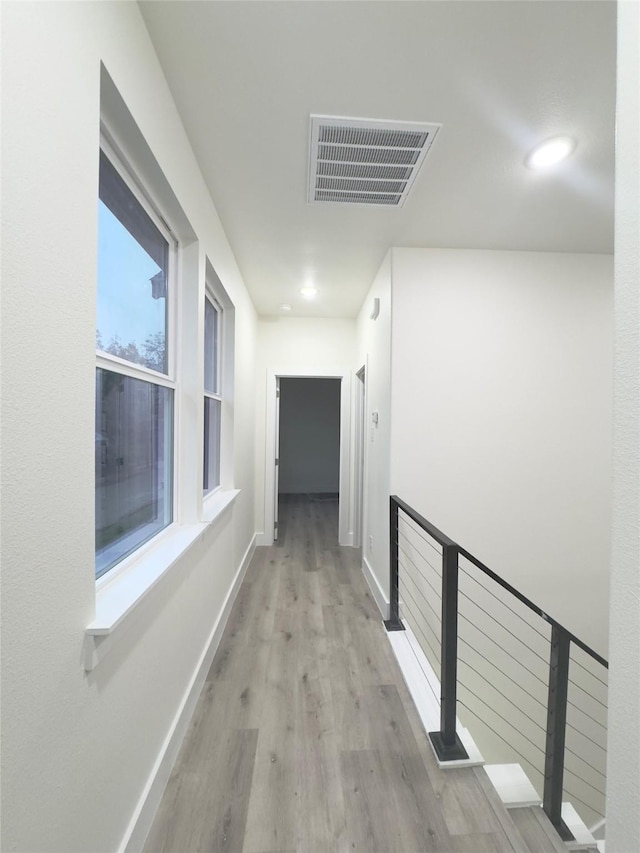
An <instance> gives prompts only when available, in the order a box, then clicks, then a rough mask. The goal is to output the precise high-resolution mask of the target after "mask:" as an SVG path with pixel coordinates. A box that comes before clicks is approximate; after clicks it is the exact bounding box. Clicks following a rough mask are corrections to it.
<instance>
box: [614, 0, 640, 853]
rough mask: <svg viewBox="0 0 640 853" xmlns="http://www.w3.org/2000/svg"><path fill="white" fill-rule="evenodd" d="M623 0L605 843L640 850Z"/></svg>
mask: <svg viewBox="0 0 640 853" xmlns="http://www.w3.org/2000/svg"><path fill="white" fill-rule="evenodd" d="M638 10H639V7H638V4H637V3H630V2H621V3H618V94H617V133H616V242H615V252H616V268H615V277H616V363H615V387H616V397H615V412H614V490H613V551H612V562H611V634H610V646H611V656H610V671H609V756H608V759H609V762H608V778H607V850H608V851H609V853H627V851H631V850H640V809H639V808H638V803H640V298H639V297H640V285H639V282H640V197H639V196H640V168H639V164H638V150H639V149H640V137H639V133H638V129H639V127H640V114H639V109H638V79H639V78H640V47H639V42H640V16H639V13H638Z"/></svg>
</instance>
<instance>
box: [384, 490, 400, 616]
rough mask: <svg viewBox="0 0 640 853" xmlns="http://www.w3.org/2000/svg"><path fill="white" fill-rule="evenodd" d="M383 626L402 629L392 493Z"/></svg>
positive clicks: (396, 531)
mask: <svg viewBox="0 0 640 853" xmlns="http://www.w3.org/2000/svg"><path fill="white" fill-rule="evenodd" d="M384 627H385V628H386V629H387V631H404V625H403V624H402V621H401V619H400V589H399V579H398V502H397V501H396V499H395V498H394V497H393V495H392V496H391V497H390V498H389V618H388V619H385V622H384Z"/></svg>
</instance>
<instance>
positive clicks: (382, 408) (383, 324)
mask: <svg viewBox="0 0 640 853" xmlns="http://www.w3.org/2000/svg"><path fill="white" fill-rule="evenodd" d="M375 299H379V300H380V313H379V314H378V316H377V318H376V319H371V313H372V309H373V305H374V300H375ZM363 364H365V365H366V379H365V385H366V400H365V407H366V411H365V458H364V507H363V529H362V543H363V547H362V557H363V561H364V568H365V575H366V577H367V580H368V581H369V584H370V586H371V587H372V590H373V592H374V594H376V600H377V602H378V606H379V607H380V608H381V609H382V611H383V613H385V600H386V602H387V603H388V600H389V454H390V441H391V253H388V254H387V256H386V257H385V259H384V261H383V263H382V265H381V267H380V270H379V271H378V274H377V276H376V278H375V280H374V282H373V285H372V287H371V290H370V291H369V293H368V294H367V296H366V297H365V300H364V302H363V303H362V308H361V310H360V314H359V316H358V365H359V366H362V365H363ZM374 412H377V414H378V423H377V425H374V424H373V422H372V415H373V413H374ZM385 615H386V614H385Z"/></svg>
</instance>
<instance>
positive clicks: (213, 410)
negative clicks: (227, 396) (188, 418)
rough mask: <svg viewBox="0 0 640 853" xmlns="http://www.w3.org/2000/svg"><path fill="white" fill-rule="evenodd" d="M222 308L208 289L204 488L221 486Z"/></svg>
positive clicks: (205, 327)
mask: <svg viewBox="0 0 640 853" xmlns="http://www.w3.org/2000/svg"><path fill="white" fill-rule="evenodd" d="M221 352H222V308H221V307H220V304H219V303H218V302H217V301H216V300H215V299H213V298H212V297H211V296H210V295H209V294H208V293H207V294H206V296H205V300H204V473H203V491H204V493H205V494H207V493H208V492H212V491H213V490H214V489H217V488H218V487H219V486H220V432H221V424H222V395H221V387H220V385H221V379H220V377H221V369H220V368H221V358H220V353H221Z"/></svg>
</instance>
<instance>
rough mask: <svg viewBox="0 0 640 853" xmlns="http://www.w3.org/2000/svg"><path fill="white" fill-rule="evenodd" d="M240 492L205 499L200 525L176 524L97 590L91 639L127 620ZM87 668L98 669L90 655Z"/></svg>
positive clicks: (107, 634)
mask: <svg viewBox="0 0 640 853" xmlns="http://www.w3.org/2000/svg"><path fill="white" fill-rule="evenodd" d="M239 493H240V492H239V490H238V489H230V490H227V491H218V492H216V493H215V494H214V495H211V496H210V497H209V499H207V500H205V502H204V506H203V519H202V522H200V523H198V524H186V525H181V526H179V525H174V526H172V527H170V528H168V529H167V530H166V531H165V532H164V533H162V534H160V535H159V537H158V540H157V541H156V542H155V543H154V544H153V545H152V546H151V547H150V548H148V549H146V550H145V552H144V554H141V555H140V556H139V557H138V558H137V559H135V560H134V561H133V562H132V563H131V565H130V566H128V567H127V568H126V569H124V570H123V571H121V572H120V573H119V574H118V575H116V576H115V577H114V578H113V580H110V581H108V582H107V583H105V584H104V585H103V586H101V587H100V588H99V589H97V590H96V614H95V619H94V620H93V622H91V624H90V625H88V626H87V628H86V629H85V635H86V637H87V638H88V639H91V638H94V642H95V641H96V640H98V638H106V637H108V636H109V635H112V634H113V633H114V631H115V630H116V629H117V628H118V626H120V625H121V624H122V622H123V621H125V619H126V617H127V616H129V614H131V613H132V611H134V610H135V608H136V606H137V605H138V604H139V603H140V602H141V601H142V600H143V599H144V598H145V597H146V595H147V594H148V593H149V592H150V590H151V589H153V587H154V586H155V585H156V584H157V583H158V581H159V580H160V579H161V578H162V577H163V576H164V575H165V574H166V573H167V572H168V571H169V570H170V569H171V567H172V566H173V565H175V563H176V562H177V561H178V560H179V559H180V558H181V557H182V556H183V555H184V554H185V553H186V552H187V551H188V550H189V548H190V547H191V546H192V545H193V543H194V542H196V541H197V540H198V539H199V538H200V536H202V535H203V534H204V532H205V531H206V529H207V528H208V527H209V526H210V525H211V524H212V523H213V522H214V521H215V520H216V519H217V518H218V517H219V516H220V515H221V514H222V513H223V512H224V511H225V510H226V509H227V507H229V506H231V504H232V503H233V502H234V500H235V499H236V497H237V496H238V494H239ZM87 662H88V663H91V662H93V665H91V666H86V665H85V668H86V669H93V666H95V663H96V661H95V655H90V656H89V658H88V659H87Z"/></svg>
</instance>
